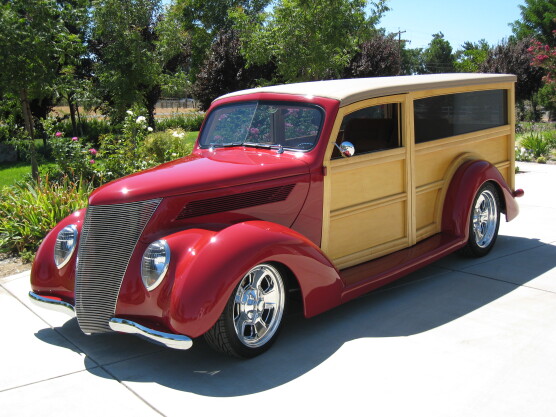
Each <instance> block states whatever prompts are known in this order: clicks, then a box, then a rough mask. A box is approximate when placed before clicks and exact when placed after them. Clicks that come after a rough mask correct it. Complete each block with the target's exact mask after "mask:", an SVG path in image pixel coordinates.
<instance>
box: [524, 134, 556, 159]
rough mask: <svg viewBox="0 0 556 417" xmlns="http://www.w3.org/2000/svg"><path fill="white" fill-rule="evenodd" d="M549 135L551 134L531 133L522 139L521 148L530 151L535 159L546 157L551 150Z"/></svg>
mask: <svg viewBox="0 0 556 417" xmlns="http://www.w3.org/2000/svg"><path fill="white" fill-rule="evenodd" d="M548 134H550V132H531V133H529V134H527V135H525V136H524V137H523V138H521V142H520V144H521V147H523V148H525V149H527V150H529V151H530V152H531V153H532V154H533V157H534V158H535V159H536V158H538V157H540V156H546V155H548V153H549V152H550V149H551V144H550V139H549V135H548Z"/></svg>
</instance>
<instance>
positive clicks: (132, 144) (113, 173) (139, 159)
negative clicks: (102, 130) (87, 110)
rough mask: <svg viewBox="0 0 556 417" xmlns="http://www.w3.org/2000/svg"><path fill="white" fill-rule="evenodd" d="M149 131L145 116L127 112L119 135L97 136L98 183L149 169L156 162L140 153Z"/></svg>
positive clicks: (134, 111)
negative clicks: (98, 140) (98, 143)
mask: <svg viewBox="0 0 556 417" xmlns="http://www.w3.org/2000/svg"><path fill="white" fill-rule="evenodd" d="M149 131H152V129H151V128H150V127H148V126H147V120H146V117H145V116H143V115H141V114H140V112H138V111H137V110H128V111H127V115H126V118H125V121H124V125H123V129H122V133H121V134H108V135H103V136H101V137H100V150H99V153H98V156H99V158H101V160H100V162H99V164H98V165H95V172H96V174H97V175H98V182H99V183H103V182H107V181H111V180H114V179H116V178H120V177H123V176H124V175H128V174H132V173H134V172H137V171H141V170H143V169H147V168H150V167H151V166H153V165H155V162H154V161H152V160H150V159H144V158H143V156H144V155H143V154H142V153H141V151H140V148H141V146H142V145H143V142H144V140H145V137H146V135H147V133H148V132H149Z"/></svg>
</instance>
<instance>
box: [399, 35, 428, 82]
mask: <svg viewBox="0 0 556 417" xmlns="http://www.w3.org/2000/svg"><path fill="white" fill-rule="evenodd" d="M401 73H402V74H404V75H413V74H425V73H426V72H425V64H424V62H423V48H406V43H405V42H403V41H402V62H401Z"/></svg>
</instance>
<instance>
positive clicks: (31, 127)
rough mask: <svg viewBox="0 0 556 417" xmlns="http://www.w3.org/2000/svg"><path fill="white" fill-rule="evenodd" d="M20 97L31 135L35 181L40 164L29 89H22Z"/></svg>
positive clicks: (27, 128) (32, 173)
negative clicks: (28, 93)
mask: <svg viewBox="0 0 556 417" xmlns="http://www.w3.org/2000/svg"><path fill="white" fill-rule="evenodd" d="M19 99H20V100H21V107H22V110H23V119H24V120H25V130H26V131H27V134H28V135H29V140H30V141H31V142H30V146H29V149H30V154H31V175H32V176H33V179H34V180H35V181H38V179H39V165H38V163H37V151H36V149H35V127H34V125H33V115H32V114H31V107H30V106H29V96H28V95H27V90H26V89H22V90H21V91H20V92H19Z"/></svg>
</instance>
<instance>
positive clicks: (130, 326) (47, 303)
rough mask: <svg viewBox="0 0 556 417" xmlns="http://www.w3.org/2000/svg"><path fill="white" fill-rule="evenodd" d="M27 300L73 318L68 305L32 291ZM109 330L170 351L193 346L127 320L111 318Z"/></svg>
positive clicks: (186, 339)
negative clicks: (132, 335)
mask: <svg viewBox="0 0 556 417" xmlns="http://www.w3.org/2000/svg"><path fill="white" fill-rule="evenodd" d="M29 298H30V299H31V301H32V302H33V304H35V305H37V306H40V307H42V308H47V309H49V310H54V311H57V312H59V313H64V314H67V315H69V316H70V317H75V309H74V307H73V306H72V305H71V304H70V303H66V302H65V301H61V300H53V299H52V298H48V297H43V296H41V295H38V294H35V293H34V292H33V291H30V292H29ZM108 325H109V326H110V328H111V329H112V330H114V331H116V332H120V333H130V334H136V335H138V336H140V337H143V338H145V339H147V340H148V341H149V342H153V343H157V344H159V345H164V346H167V347H169V348H172V349H181V350H187V349H189V348H190V347H191V346H193V341H192V340H191V339H190V338H189V337H187V336H184V335H181V334H173V333H164V332H159V331H158V330H153V329H149V328H148V327H145V326H142V325H140V324H139V323H136V322H134V321H131V320H127V319H119V318H116V317H114V318H112V319H111V320H110V322H109V323H108Z"/></svg>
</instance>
